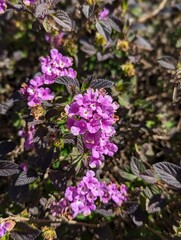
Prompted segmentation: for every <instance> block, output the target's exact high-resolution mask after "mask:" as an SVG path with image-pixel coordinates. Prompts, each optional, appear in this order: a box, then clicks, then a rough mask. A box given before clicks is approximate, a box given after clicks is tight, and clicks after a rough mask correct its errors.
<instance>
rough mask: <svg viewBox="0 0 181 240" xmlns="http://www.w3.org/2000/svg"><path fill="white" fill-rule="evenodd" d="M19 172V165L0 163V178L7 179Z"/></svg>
mask: <svg viewBox="0 0 181 240" xmlns="http://www.w3.org/2000/svg"><path fill="white" fill-rule="evenodd" d="M19 172H20V170H19V165H18V164H16V163H12V162H9V161H3V160H1V161H0V176H2V177H7V176H12V175H14V174H18V173H19Z"/></svg>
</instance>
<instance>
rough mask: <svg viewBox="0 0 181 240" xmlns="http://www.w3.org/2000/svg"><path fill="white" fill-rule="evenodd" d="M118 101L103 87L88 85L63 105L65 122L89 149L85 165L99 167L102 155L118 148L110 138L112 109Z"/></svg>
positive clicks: (113, 151) (113, 111) (115, 107)
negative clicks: (87, 87) (88, 156)
mask: <svg viewBox="0 0 181 240" xmlns="http://www.w3.org/2000/svg"><path fill="white" fill-rule="evenodd" d="M117 109H118V104H117V103H116V102H113V99H112V97H111V96H109V95H108V94H106V93H105V92H104V91H98V90H93V89H88V90H87V91H86V92H85V93H84V94H78V95H76V96H75V97H74V101H73V102H72V103H71V104H70V105H67V106H66V107H65V111H66V113H67V115H68V120H67V126H68V128H69V129H70V131H71V133H72V134H73V135H75V136H77V135H82V138H83V142H84V144H85V147H86V148H87V149H88V150H89V151H91V157H90V161H89V166H90V167H91V168H95V167H99V166H100V165H101V163H102V161H103V160H104V156H103V155H108V156H113V155H114V153H115V152H116V151H117V150H118V148H117V146H116V145H115V144H114V143H111V142H110V138H111V137H112V136H113V134H114V133H115V130H114V127H113V126H112V125H113V124H114V123H115V115H114V113H115V111H116V110H117Z"/></svg>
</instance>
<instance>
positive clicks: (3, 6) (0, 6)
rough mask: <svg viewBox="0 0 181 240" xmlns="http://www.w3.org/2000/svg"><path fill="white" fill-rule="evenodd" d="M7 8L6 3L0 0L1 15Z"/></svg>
mask: <svg viewBox="0 0 181 240" xmlns="http://www.w3.org/2000/svg"><path fill="white" fill-rule="evenodd" d="M6 8H7V5H6V1H5V0H0V14H3V13H4V12H5V10H6Z"/></svg>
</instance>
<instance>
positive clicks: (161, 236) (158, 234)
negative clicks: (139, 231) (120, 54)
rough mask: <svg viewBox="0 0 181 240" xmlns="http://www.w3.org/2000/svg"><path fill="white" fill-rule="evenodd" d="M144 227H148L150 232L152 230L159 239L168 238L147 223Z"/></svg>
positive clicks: (164, 239)
mask: <svg viewBox="0 0 181 240" xmlns="http://www.w3.org/2000/svg"><path fill="white" fill-rule="evenodd" d="M145 227H146V228H148V229H149V230H150V231H151V232H153V233H154V234H155V235H157V236H158V237H159V238H160V239H162V240H169V239H168V238H166V237H165V236H163V235H162V234H160V233H159V232H158V231H156V230H155V229H153V228H151V227H150V226H148V225H147V224H145Z"/></svg>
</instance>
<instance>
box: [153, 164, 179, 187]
mask: <svg viewBox="0 0 181 240" xmlns="http://www.w3.org/2000/svg"><path fill="white" fill-rule="evenodd" d="M153 168H154V170H155V172H156V173H157V175H158V176H159V177H160V178H161V179H162V180H163V181H164V182H165V183H166V184H168V185H171V186H173V187H176V188H181V167H179V166H177V165H175V164H173V163H169V162H160V163H155V164H154V165H153Z"/></svg>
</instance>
